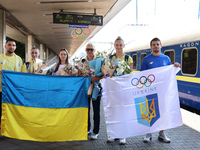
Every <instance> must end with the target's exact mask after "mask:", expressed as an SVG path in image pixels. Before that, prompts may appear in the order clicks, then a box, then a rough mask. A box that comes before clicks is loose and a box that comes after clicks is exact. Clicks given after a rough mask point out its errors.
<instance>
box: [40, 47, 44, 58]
mask: <svg viewBox="0 0 200 150" xmlns="http://www.w3.org/2000/svg"><path fill="white" fill-rule="evenodd" d="M40 59H42V60H44V45H43V44H40Z"/></svg>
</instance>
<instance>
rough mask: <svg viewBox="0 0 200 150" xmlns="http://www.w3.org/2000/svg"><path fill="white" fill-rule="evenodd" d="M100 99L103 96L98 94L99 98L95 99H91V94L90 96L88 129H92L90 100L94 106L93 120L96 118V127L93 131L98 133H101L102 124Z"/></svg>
mask: <svg viewBox="0 0 200 150" xmlns="http://www.w3.org/2000/svg"><path fill="white" fill-rule="evenodd" d="M100 100H101V96H100V95H98V97H97V99H96V100H95V101H93V100H92V99H91V96H88V131H90V129H91V123H90V102H91V101H92V107H93V112H94V114H93V120H94V129H93V133H94V134H98V133H99V125H100Z"/></svg>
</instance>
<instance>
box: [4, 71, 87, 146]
mask: <svg viewBox="0 0 200 150" xmlns="http://www.w3.org/2000/svg"><path fill="white" fill-rule="evenodd" d="M89 84H90V79H88V78H85V77H72V76H47V75H34V74H27V73H20V72H12V71H6V70H3V74H2V118H1V134H2V135H3V136H7V137H11V138H16V139H22V140H32V141H47V142H51V141H75V140H87V123H88V98H87V90H88V87H89Z"/></svg>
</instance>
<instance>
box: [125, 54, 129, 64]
mask: <svg viewBox="0 0 200 150" xmlns="http://www.w3.org/2000/svg"><path fill="white" fill-rule="evenodd" d="M128 59H129V55H126V54H125V61H126V62H127V61H128Z"/></svg>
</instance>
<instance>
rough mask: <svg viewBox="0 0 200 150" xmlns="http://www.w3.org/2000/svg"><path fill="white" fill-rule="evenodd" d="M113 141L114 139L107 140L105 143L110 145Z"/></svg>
mask: <svg viewBox="0 0 200 150" xmlns="http://www.w3.org/2000/svg"><path fill="white" fill-rule="evenodd" d="M114 141H115V139H111V138H108V140H107V143H112V142H114Z"/></svg>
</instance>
